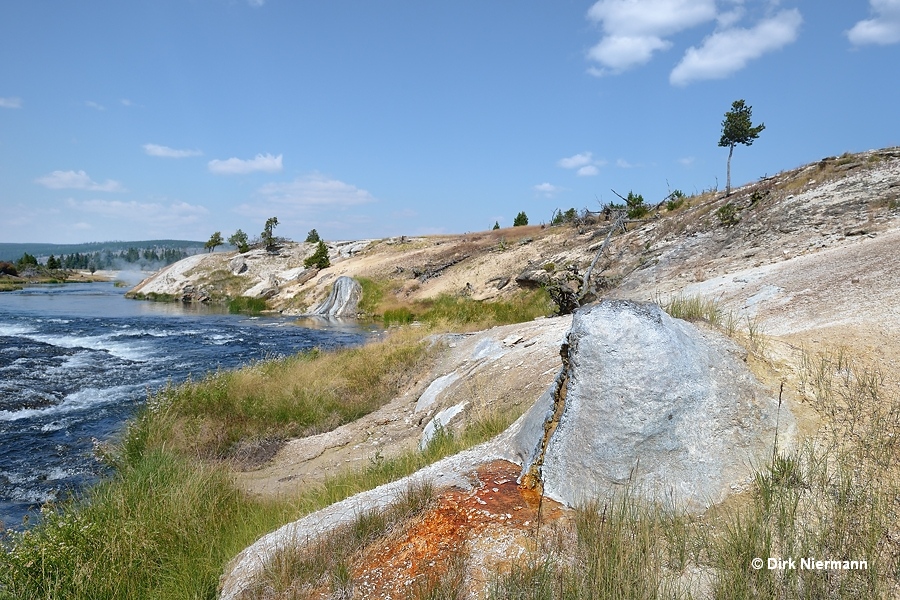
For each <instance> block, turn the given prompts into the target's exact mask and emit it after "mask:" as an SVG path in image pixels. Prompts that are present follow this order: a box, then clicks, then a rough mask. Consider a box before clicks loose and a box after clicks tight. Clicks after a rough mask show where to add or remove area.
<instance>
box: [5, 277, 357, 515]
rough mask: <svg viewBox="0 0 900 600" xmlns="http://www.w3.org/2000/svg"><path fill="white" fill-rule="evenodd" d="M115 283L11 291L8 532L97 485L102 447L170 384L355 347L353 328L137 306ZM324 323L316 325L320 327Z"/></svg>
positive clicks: (213, 310)
mask: <svg viewBox="0 0 900 600" xmlns="http://www.w3.org/2000/svg"><path fill="white" fill-rule="evenodd" d="M124 293H125V289H124V288H117V287H115V286H114V285H113V284H112V283H84V284H68V285H40V286H29V287H26V288H24V289H22V290H21V291H15V292H4V293H0V523H2V524H4V525H5V526H6V527H19V526H21V525H22V521H23V517H25V515H27V514H28V513H29V512H30V511H33V510H35V509H36V508H37V507H39V506H40V505H41V504H42V503H44V502H47V501H48V500H54V499H61V498H64V497H67V496H68V495H69V494H70V493H71V492H73V491H74V492H77V491H78V490H81V489H83V488H84V486H86V485H89V484H90V483H91V482H93V481H95V480H96V479H97V477H98V476H100V474H101V473H102V470H103V466H102V465H101V464H99V463H98V462H97V461H96V459H95V458H94V454H93V446H94V440H100V441H107V440H110V439H114V438H115V436H116V435H117V434H118V433H119V432H121V431H122V428H123V425H124V423H125V422H126V421H127V420H128V419H129V418H130V417H131V416H133V415H134V414H135V410H136V409H137V408H138V407H139V406H140V405H141V404H142V403H143V402H144V401H145V400H146V399H147V395H148V393H152V392H153V391H154V390H157V389H159V388H160V387H162V386H164V385H166V383H167V382H168V381H172V382H181V381H184V380H185V379H187V378H188V377H191V378H193V379H197V378H200V377H202V376H203V375H204V374H206V373H208V372H210V371H215V370H217V369H232V368H235V367H239V366H241V365H244V364H247V363H250V362H253V361H257V360H261V359H265V358H275V357H279V356H285V355H289V354H294V353H296V352H300V351H303V350H307V349H309V348H313V347H319V348H323V349H329V348H336V347H340V346H347V345H356V344H360V343H362V342H363V341H365V340H366V339H367V338H368V336H369V333H368V332H367V331H365V330H364V329H362V328H360V327H358V326H356V325H353V324H339V323H329V324H328V325H327V326H321V325H320V324H315V323H313V324H309V323H308V324H307V326H303V325H302V324H300V322H298V321H297V320H296V319H292V318H287V317H253V316H246V315H230V314H225V313H222V312H221V310H220V309H219V310H217V309H216V308H214V307H213V308H211V307H206V306H199V307H192V306H185V305H182V304H177V303H173V304H168V303H166V304H163V303H153V302H138V301H133V300H126V299H125V298H124ZM310 325H315V326H310Z"/></svg>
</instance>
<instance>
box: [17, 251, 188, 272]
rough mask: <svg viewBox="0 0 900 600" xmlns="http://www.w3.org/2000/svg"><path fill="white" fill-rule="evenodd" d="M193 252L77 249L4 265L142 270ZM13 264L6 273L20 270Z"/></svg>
mask: <svg viewBox="0 0 900 600" xmlns="http://www.w3.org/2000/svg"><path fill="white" fill-rule="evenodd" d="M188 256H190V254H189V253H188V252H187V251H186V250H185V249H183V248H135V247H131V248H127V249H126V250H120V251H118V252H113V251H112V250H103V251H98V252H84V253H82V252H73V253H71V254H61V255H60V256H59V257H56V256H54V255H53V254H51V255H50V256H48V257H47V258H46V259H43V260H42V259H39V258H38V257H36V256H34V255H33V254H29V253H28V252H25V253H23V254H22V256H21V257H20V258H19V259H18V260H17V261H16V262H15V263H11V262H4V265H9V266H12V267H14V270H15V271H17V272H23V271H26V270H28V269H29V268H31V269H37V268H41V267H42V268H46V269H49V270H71V271H75V270H80V271H90V272H91V273H93V272H95V271H100V270H113V269H119V270H120V269H122V268H123V267H126V266H136V267H139V268H141V269H145V268H147V269H149V268H159V267H160V266H166V265H170V264H172V263H176V262H178V261H179V260H181V259H183V258H187V257H188ZM9 266H4V270H3V272H4V273H5V274H7V275H15V274H17V273H12V272H10V268H9Z"/></svg>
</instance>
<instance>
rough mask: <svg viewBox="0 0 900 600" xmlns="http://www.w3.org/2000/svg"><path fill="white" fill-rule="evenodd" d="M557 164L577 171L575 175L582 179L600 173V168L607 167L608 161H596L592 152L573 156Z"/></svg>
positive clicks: (562, 159)
mask: <svg viewBox="0 0 900 600" xmlns="http://www.w3.org/2000/svg"><path fill="white" fill-rule="evenodd" d="M556 164H557V166H560V167H562V168H563V169H577V170H576V171H575V174H576V175H578V176H580V177H591V176H593V175H596V174H598V173H599V172H600V170H599V169H598V167H602V166H603V165H605V164H606V161H605V160H602V159H595V158H594V154H593V153H592V152H581V153H579V154H575V155H573V156H568V157H566V158H561V159H559V160H558V161H556Z"/></svg>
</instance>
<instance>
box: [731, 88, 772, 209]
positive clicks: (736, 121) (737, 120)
mask: <svg viewBox="0 0 900 600" xmlns="http://www.w3.org/2000/svg"><path fill="white" fill-rule="evenodd" d="M752 114H753V107H752V106H746V105H745V104H744V101H743V100H735V101H734V102H732V103H731V110H730V111H728V112H727V113H725V120H723V121H722V137H721V138H720V139H719V146H722V147H723V148H728V175H727V177H726V179H725V195H726V196H730V195H731V155H732V154H733V153H734V147H735V145H737V144H744V145H745V146H750V145H751V144H753V140H755V139H756V138H758V137H759V134H760V132H761V131H762V130H763V129H765V128H766V126H765V124H764V123H760V124H759V125H757V126H756V127H754V126H753V123H752V122H751V121H750V117H751V116H752Z"/></svg>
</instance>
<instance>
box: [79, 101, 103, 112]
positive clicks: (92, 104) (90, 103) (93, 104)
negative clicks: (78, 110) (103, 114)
mask: <svg viewBox="0 0 900 600" xmlns="http://www.w3.org/2000/svg"><path fill="white" fill-rule="evenodd" d="M84 105H85V106H87V107H88V108H93V109H94V110H106V107H105V106H103V105H102V104H99V103H97V102H94V101H93V100H87V101H86V102H85V103H84Z"/></svg>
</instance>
